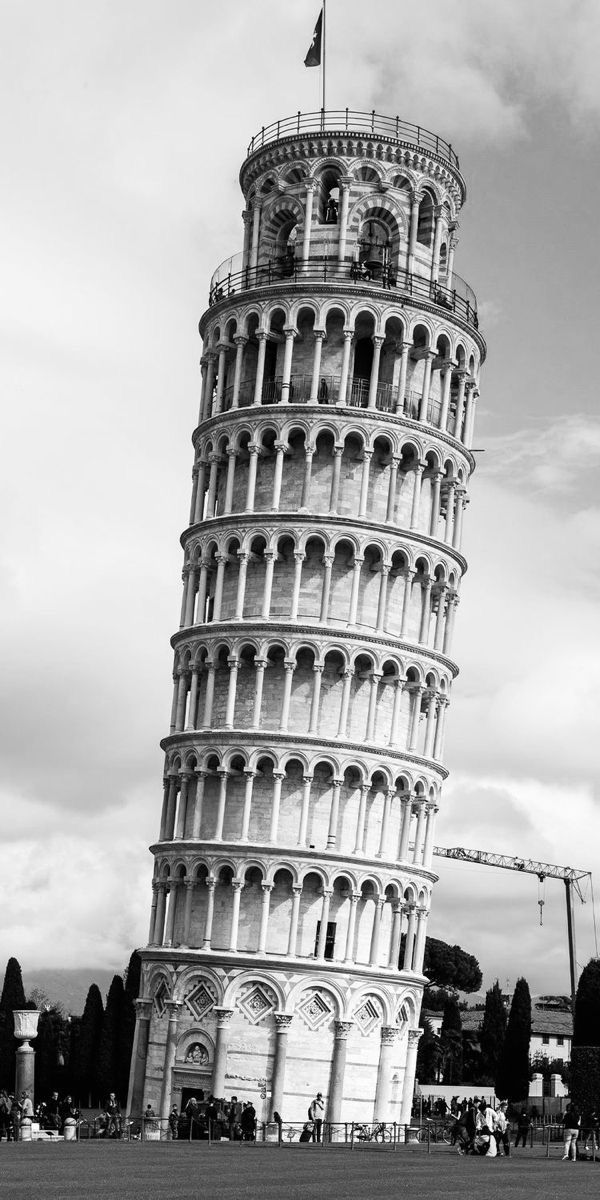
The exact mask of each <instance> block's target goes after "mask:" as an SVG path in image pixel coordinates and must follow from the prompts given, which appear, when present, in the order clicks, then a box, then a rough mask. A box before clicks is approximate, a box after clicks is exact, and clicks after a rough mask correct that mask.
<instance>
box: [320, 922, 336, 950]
mask: <svg viewBox="0 0 600 1200" xmlns="http://www.w3.org/2000/svg"><path fill="white" fill-rule="evenodd" d="M335 926H336V922H335V921H328V922H327V933H326V935H325V958H333V947H334V946H335ZM320 932H321V922H320V921H317V936H316V938H315V958H316V955H317V950H318V949H319V934H320Z"/></svg>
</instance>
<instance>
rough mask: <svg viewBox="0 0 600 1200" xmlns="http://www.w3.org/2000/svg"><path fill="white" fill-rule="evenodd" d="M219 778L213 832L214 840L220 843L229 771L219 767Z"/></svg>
mask: <svg viewBox="0 0 600 1200" xmlns="http://www.w3.org/2000/svg"><path fill="white" fill-rule="evenodd" d="M217 775H218V776H219V803H218V808H217V828H216V830H215V840H216V841H217V842H220V841H221V839H222V837H223V824H224V822H225V802H226V799H227V780H228V778H229V771H228V770H227V768H226V767H219V768H218V770H217Z"/></svg>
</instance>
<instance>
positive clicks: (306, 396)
mask: <svg viewBox="0 0 600 1200" xmlns="http://www.w3.org/2000/svg"><path fill="white" fill-rule="evenodd" d="M255 386H256V385H255V381H254V380H253V379H244V380H242V382H241V383H240V387H239V392H238V404H237V406H238V408H249V407H250V405H252V404H253V403H254V391H255ZM312 386H313V377H312V375H294V374H292V375H291V376H290V383H289V388H288V393H287V400H288V402H289V403H290V404H308V403H310V398H311V395H312ZM369 392H370V383H369V380H368V379H361V378H358V377H357V376H355V377H354V379H349V380H348V383H347V387H346V400H345V407H348V408H368V405H369ZM339 396H340V376H339V375H319V378H318V380H317V387H316V398H315V400H314V403H315V404H338V403H339ZM283 399H284V396H283V377H282V376H281V375H276V376H275V378H274V379H265V380H264V382H263V385H262V391H261V398H260V403H261V404H279V403H280V402H281V401H282V400H283ZM421 400H422V393H421V392H416V391H415V390H414V389H411V390H410V391H408V392H407V393H406V396H405V398H404V404H403V405H402V406H401V407H400V406H399V394H398V388H397V387H393V386H392V384H391V383H378V384H377V387H376V390H375V408H376V409H377V411H378V412H389V413H397V414H398V415H399V416H405V417H410V418H411V420H413V421H418V419H419V412H420V408H421ZM232 403H233V384H230V385H229V387H227V388H225V391H224V392H223V402H222V411H223V412H229V410H230V409H231V405H232ZM441 413H442V405H441V402H440V401H439V400H429V402H428V404H427V417H426V420H427V422H428V423H429V424H430V425H434V426H435V427H436V429H437V428H439V426H440V417H441ZM210 415H211V416H215V415H216V409H215V407H214V401H213V410H212V413H211V414H210Z"/></svg>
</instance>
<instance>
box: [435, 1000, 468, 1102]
mask: <svg viewBox="0 0 600 1200" xmlns="http://www.w3.org/2000/svg"><path fill="white" fill-rule="evenodd" d="M440 1046H441V1052H442V1056H441V1057H442V1069H443V1080H444V1083H450V1084H455V1083H462V1077H463V1048H462V1021H461V1019H460V1011H459V1008H458V1003H457V1000H456V997H455V996H449V997H448V999H447V1000H446V1003H445V1005H444V1016H443V1019H442V1027H441V1029H440Z"/></svg>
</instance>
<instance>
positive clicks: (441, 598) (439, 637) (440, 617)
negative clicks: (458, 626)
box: [433, 583, 448, 652]
mask: <svg viewBox="0 0 600 1200" xmlns="http://www.w3.org/2000/svg"><path fill="white" fill-rule="evenodd" d="M447 590H448V589H447V587H446V584H445V583H440V584H439V586H438V587H437V588H436V591H437V597H436V598H437V611H436V614H435V631H434V634H433V648H434V650H437V651H438V652H439V651H441V649H442V645H443V640H444V612H445V609H446V593H447Z"/></svg>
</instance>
